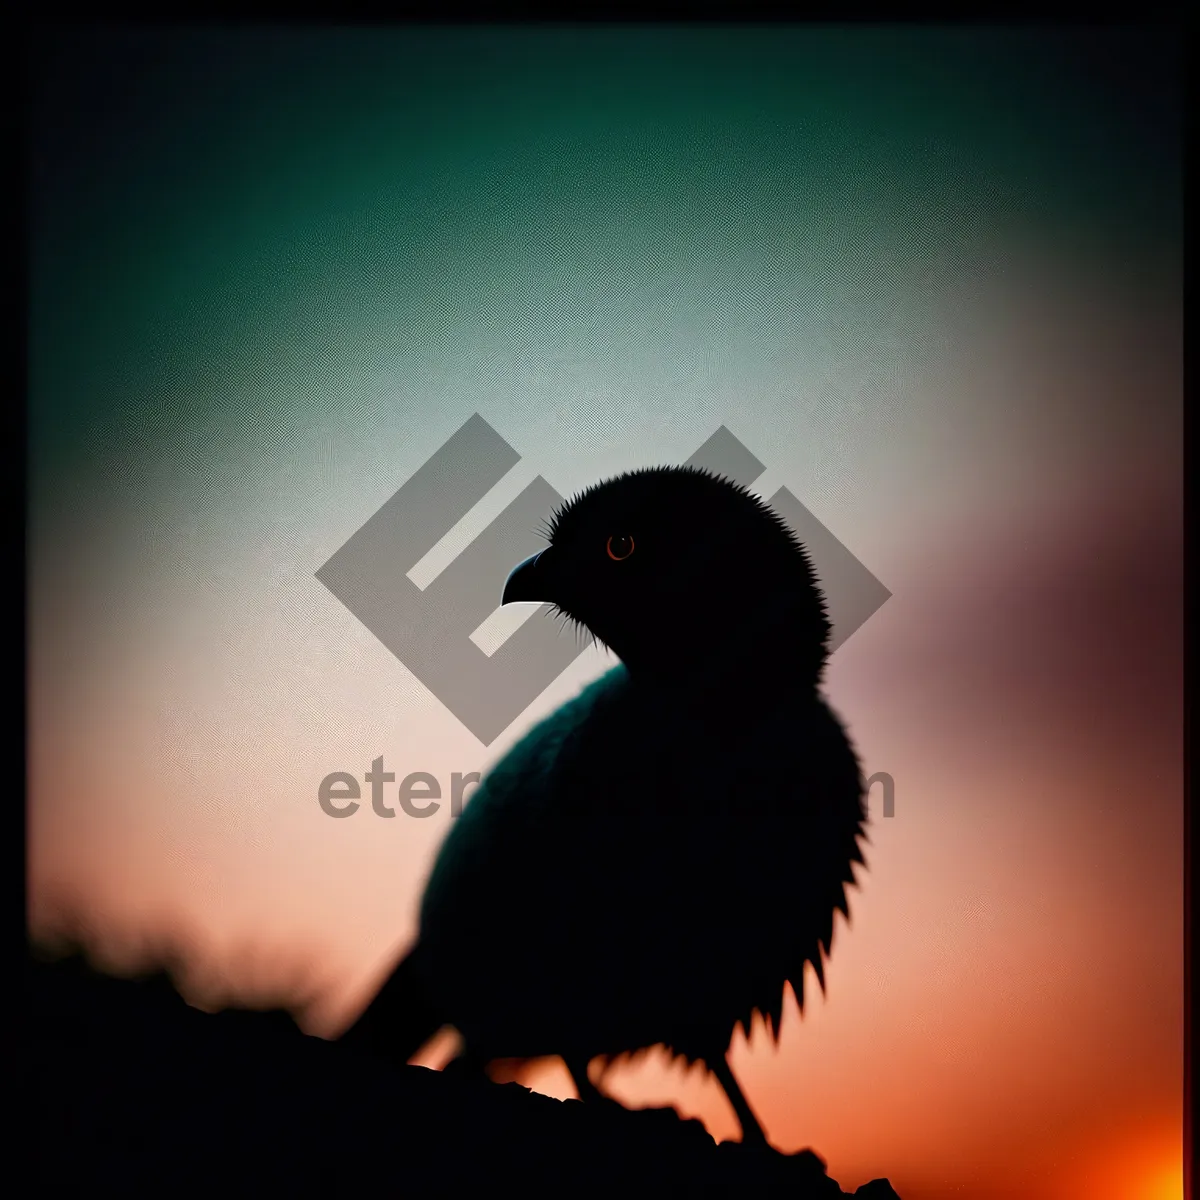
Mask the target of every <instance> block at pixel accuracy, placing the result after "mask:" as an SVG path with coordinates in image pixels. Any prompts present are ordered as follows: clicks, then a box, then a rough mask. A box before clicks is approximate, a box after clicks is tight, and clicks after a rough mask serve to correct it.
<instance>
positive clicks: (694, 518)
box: [501, 467, 830, 678]
mask: <svg viewBox="0 0 1200 1200" xmlns="http://www.w3.org/2000/svg"><path fill="white" fill-rule="evenodd" d="M547 540H548V543H549V544H548V545H547V546H546V548H545V549H544V550H542V551H540V552H539V553H537V554H535V555H532V556H531V557H530V558H527V559H526V560H525V561H524V562H522V563H520V564H518V565H517V566H516V567H515V568H514V569H513V571H512V573H511V574H510V575H509V577H508V580H507V582H506V583H505V586H504V592H503V596H502V599H501V603H502V604H513V603H519V602H537V603H544V604H549V605H551V606H552V607H553V608H554V609H556V610H557V611H558V612H560V613H562V614H563V615H565V617H566V618H568V619H569V620H571V621H573V622H575V623H577V624H578V625H579V626H581V627H583V628H584V629H586V630H587V631H588V632H589V633H590V634H591V635H592V636H593V637H594V638H595V639H596V640H597V641H599V642H601V643H603V644H604V645H606V646H608V647H609V648H610V649H611V650H612V651H613V652H614V653H615V654H616V655H617V656H618V657H619V658H620V659H621V660H622V662H623V663H624V664H625V666H626V667H627V668H628V670H629V671H630V673H631V675H634V676H637V675H639V674H641V675H651V674H664V675H670V676H671V677H673V678H681V677H686V676H687V674H688V673H689V670H690V669H691V668H693V667H694V666H695V665H696V664H697V662H698V661H705V662H706V663H707V666H708V668H711V667H712V665H713V664H712V658H713V655H714V654H715V655H716V656H717V657H718V658H719V659H723V660H724V661H725V662H726V663H727V664H729V665H730V666H731V667H736V666H737V665H738V664H743V663H746V664H749V663H754V664H755V665H761V664H762V663H764V662H774V663H778V664H779V666H780V667H781V668H782V669H786V670H788V671H789V673H793V677H794V672H795V671H796V670H797V669H798V670H800V671H801V672H803V671H805V670H815V672H816V674H817V675H819V674H820V670H821V667H822V665H823V663H824V660H825V657H826V654H827V648H826V643H827V640H828V637H829V632H830V626H829V621H828V619H827V617H826V613H825V605H824V601H823V599H822V596H821V593H820V590H819V588H818V586H817V580H816V576H815V574H814V572H813V569H812V565H811V563H810V562H809V559H808V556H807V554H806V553H805V551H804V548H803V547H802V546H801V545H800V543H799V542H798V541H797V540H796V538H795V537H794V535H793V534H792V532H791V530H790V529H789V528H788V527H787V525H786V524H785V523H784V522H783V521H782V520H781V519H780V518H779V516H778V515H777V514H776V513H775V512H774V511H773V510H772V509H771V508H770V507H768V506H767V505H766V504H765V503H764V502H763V501H762V500H760V499H759V498H758V497H757V496H755V495H754V494H753V493H751V492H749V491H748V490H747V489H745V488H743V487H741V486H739V485H737V484H735V483H732V482H730V481H729V480H727V479H724V478H722V477H720V476H716V475H713V474H710V473H709V472H707V471H704V470H701V469H699V468H694V467H659V468H649V469H644V470H639V471H633V472H629V473H627V474H624V475H619V476H616V477H615V478H612V479H608V480H605V481H603V482H601V483H598V484H596V485H594V486H593V487H590V488H588V489H587V490H586V491H584V492H581V493H580V494H578V495H576V496H574V497H572V498H571V499H570V500H568V501H567V502H566V503H564V504H563V505H562V506H561V507H560V508H559V509H558V511H557V512H556V513H555V514H554V516H553V517H552V519H551V520H550V522H549V525H548V529H547Z"/></svg>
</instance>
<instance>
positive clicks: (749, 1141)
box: [709, 1055, 771, 1150]
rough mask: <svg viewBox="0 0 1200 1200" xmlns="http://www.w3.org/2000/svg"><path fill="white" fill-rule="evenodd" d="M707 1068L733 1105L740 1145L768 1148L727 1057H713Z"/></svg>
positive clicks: (765, 1138)
mask: <svg viewBox="0 0 1200 1200" xmlns="http://www.w3.org/2000/svg"><path fill="white" fill-rule="evenodd" d="M709 1068H710V1070H711V1071H712V1073H713V1074H714V1075H715V1076H716V1077H717V1082H718V1083H719V1084H720V1085H721V1089H722V1091H724V1093H725V1095H726V1096H727V1097H728V1098H729V1103H730V1104H731V1105H733V1111H734V1112H735V1113H736V1114H737V1119H738V1121H739V1123H740V1124H741V1126H742V1145H743V1146H752V1147H754V1148H755V1149H759V1150H769V1149H770V1148H771V1143H770V1142H768V1141H767V1135H766V1134H765V1133H763V1127H762V1125H760V1124H759V1121H758V1118H757V1117H756V1116H755V1115H754V1110H753V1109H752V1108H751V1107H750V1105H749V1104H748V1103H747V1101H746V1097H745V1096H744V1095H743V1094H742V1089H741V1088H740V1087H738V1081H737V1080H736V1079H735V1078H734V1077H733V1071H732V1070H730V1067H729V1059H728V1058H726V1057H725V1056H724V1055H722V1056H721V1057H720V1058H714V1059H713V1060H712V1062H710V1063H709Z"/></svg>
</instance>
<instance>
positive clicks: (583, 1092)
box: [563, 1056, 625, 1109]
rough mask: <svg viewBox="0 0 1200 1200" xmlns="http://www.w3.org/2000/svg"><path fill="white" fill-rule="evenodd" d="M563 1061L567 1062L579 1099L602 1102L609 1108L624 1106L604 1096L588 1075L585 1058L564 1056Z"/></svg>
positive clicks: (590, 1102) (592, 1102)
mask: <svg viewBox="0 0 1200 1200" xmlns="http://www.w3.org/2000/svg"><path fill="white" fill-rule="evenodd" d="M563 1061H564V1062H565V1063H566V1064H567V1070H568V1071H570V1072H571V1078H572V1079H573V1080H574V1081H575V1090H576V1091H577V1092H578V1093H579V1098H580V1100H583V1101H584V1102H585V1103H588V1104H603V1105H605V1106H607V1107H609V1108H613V1107H616V1108H622V1109H623V1108H624V1107H625V1106H624V1105H623V1104H622V1103H621V1102H620V1101H619V1100H614V1099H613V1098H612V1097H611V1096H606V1095H605V1094H604V1093H603V1092H602V1091H601V1090H600V1089H599V1088H598V1087H597V1086H596V1085H595V1084H594V1083H593V1082H592V1081H591V1079H590V1078H589V1077H588V1060H587V1059H586V1058H576V1057H574V1056H572V1057H571V1058H565V1059H563Z"/></svg>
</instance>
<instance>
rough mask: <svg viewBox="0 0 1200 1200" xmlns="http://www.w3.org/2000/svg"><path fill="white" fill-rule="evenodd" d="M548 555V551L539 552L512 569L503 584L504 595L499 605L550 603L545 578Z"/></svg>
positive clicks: (546, 579) (547, 582) (547, 580)
mask: <svg viewBox="0 0 1200 1200" xmlns="http://www.w3.org/2000/svg"><path fill="white" fill-rule="evenodd" d="M548 553H549V550H541V551H539V552H538V553H537V554H533V555H531V556H530V557H529V558H527V559H526V560H525V561H524V562H522V563H518V564H517V565H516V566H515V567H513V569H512V571H511V572H510V573H509V576H508V579H507V580H506V581H505V584H504V595H502V596H501V597H500V603H501V604H517V603H521V602H532V603H535V604H544V603H549V602H550V595H549V588H548V586H547V585H548V584H549V582H550V581H549V579H548V578H547V576H548V574H549V572H548V571H547V569H546V568H547V562H546V555H547V554H548Z"/></svg>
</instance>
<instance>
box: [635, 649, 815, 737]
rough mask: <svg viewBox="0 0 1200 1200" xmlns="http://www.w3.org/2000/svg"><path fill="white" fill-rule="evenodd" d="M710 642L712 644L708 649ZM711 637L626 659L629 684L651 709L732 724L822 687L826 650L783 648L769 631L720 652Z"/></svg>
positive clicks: (810, 693)
mask: <svg viewBox="0 0 1200 1200" xmlns="http://www.w3.org/2000/svg"><path fill="white" fill-rule="evenodd" d="M706 642H707V643H708V644H707V645H706ZM711 642H712V639H711V637H710V638H708V639H703V638H699V637H697V638H694V639H693V638H687V639H680V641H679V642H678V643H676V647H677V648H674V649H668V648H664V646H662V645H659V646H656V647H654V648H653V650H652V651H647V652H646V653H645V654H638V653H637V652H636V651H634V652H632V653H628V654H624V655H622V656H621V660H622V662H623V664H624V666H625V669H626V670H627V671H628V673H629V678H630V681H631V682H632V683H633V685H634V686H635V687H636V688H637V689H638V691H639V692H641V693H642V694H643V695H644V696H646V697H647V698H648V699H649V700H650V702H652V703H661V704H663V705H670V706H672V708H673V709H675V710H676V711H680V712H684V713H688V714H692V715H695V716H697V717H699V716H701V715H703V714H711V715H713V716H715V717H717V718H719V719H720V720H721V721H729V720H731V719H733V718H734V717H735V716H736V714H737V713H738V712H740V711H744V710H746V708H747V706H748V705H749V706H751V707H752V708H753V709H754V710H756V711H760V710H761V706H762V705H764V704H771V703H773V702H781V701H782V702H788V701H790V700H791V698H793V697H796V696H802V695H812V694H814V693H815V692H816V690H817V689H818V688H819V687H820V684H821V677H822V674H823V671H824V666H825V660H826V650H825V648H824V646H823V645H817V646H815V647H814V646H812V645H806V644H804V643H803V642H799V641H797V640H795V639H793V640H791V641H785V642H782V643H781V642H780V641H779V639H778V638H772V637H770V636H769V631H765V630H755V631H753V633H751V632H748V631H745V630H743V631H742V633H741V636H738V637H736V638H731V639H729V640H726V641H723V642H722V643H719V644H718V645H716V646H713V645H712V644H711Z"/></svg>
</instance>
